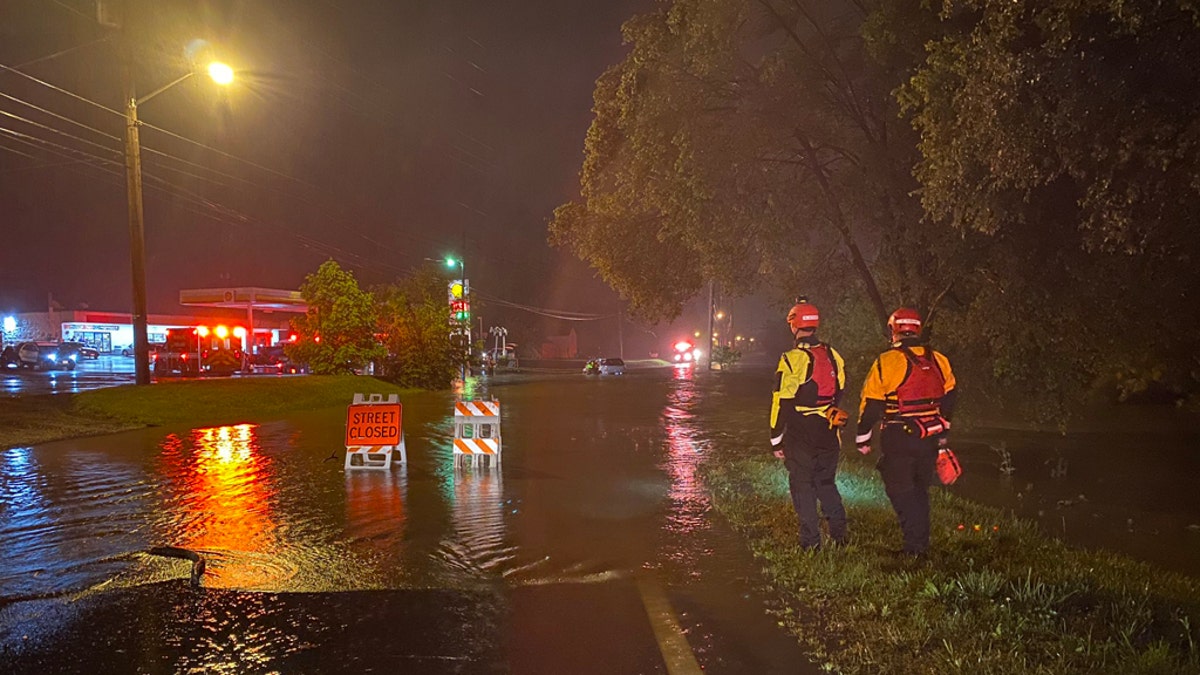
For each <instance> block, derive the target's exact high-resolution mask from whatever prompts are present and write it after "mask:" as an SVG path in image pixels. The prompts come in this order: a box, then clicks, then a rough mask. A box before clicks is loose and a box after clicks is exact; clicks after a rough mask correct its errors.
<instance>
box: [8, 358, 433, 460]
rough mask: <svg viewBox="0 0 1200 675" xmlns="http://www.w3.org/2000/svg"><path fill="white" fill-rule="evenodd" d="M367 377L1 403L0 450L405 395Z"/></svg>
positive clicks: (229, 382)
mask: <svg viewBox="0 0 1200 675" xmlns="http://www.w3.org/2000/svg"><path fill="white" fill-rule="evenodd" d="M411 391H412V390H404V389H400V388H398V387H396V386H395V385H392V384H389V383H387V382H384V381H382V380H378V379H375V378H373V377H361V376H355V375H329V376H318V375H310V376H305V377H282V378H269V377H268V378H233V379H222V380H187V381H178V382H160V383H157V384H154V385H151V386H148V387H132V386H126V387H111V388H108V389H97V390H94V391H88V392H83V393H79V394H56V395H53V396H30V397H18V398H9V399H4V400H3V401H0V448H7V447H12V446H17V445H31V444H34V443H43V442H46V441H52V440H58V439H64V438H76V437H80V436H94V435H97V434H103V433H110V432H113V431H121V430H124V429H136V428H140V427H146V426H159V425H164V424H225V423H231V422H243V421H262V420H266V419H270V418H272V417H275V416H278V415H282V414H286V413H289V412H294V411H300V410H315V409H319V408H329V407H332V406H337V405H348V404H349V403H350V401H351V400H352V399H353V397H354V394H355V393H372V394H393V393H395V394H404V393H408V392H411Z"/></svg>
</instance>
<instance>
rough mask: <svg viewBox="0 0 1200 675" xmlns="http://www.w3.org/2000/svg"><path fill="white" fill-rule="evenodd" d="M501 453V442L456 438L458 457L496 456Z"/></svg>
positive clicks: (490, 439)
mask: <svg viewBox="0 0 1200 675" xmlns="http://www.w3.org/2000/svg"><path fill="white" fill-rule="evenodd" d="M499 451H500V441H499V439H495V438H456V439H454V454H456V455H494V454H496V453H498V452H499Z"/></svg>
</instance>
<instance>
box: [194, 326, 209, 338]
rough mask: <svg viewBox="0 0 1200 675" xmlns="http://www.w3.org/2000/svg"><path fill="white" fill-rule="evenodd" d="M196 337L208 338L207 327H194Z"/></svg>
mask: <svg viewBox="0 0 1200 675" xmlns="http://www.w3.org/2000/svg"><path fill="white" fill-rule="evenodd" d="M196 335H199V336H200V337H208V326H196Z"/></svg>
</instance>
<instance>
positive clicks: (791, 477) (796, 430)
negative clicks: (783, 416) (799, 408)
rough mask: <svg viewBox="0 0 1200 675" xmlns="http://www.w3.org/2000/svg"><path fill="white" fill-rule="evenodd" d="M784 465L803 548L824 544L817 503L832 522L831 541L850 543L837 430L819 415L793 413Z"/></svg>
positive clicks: (787, 433) (786, 442)
mask: <svg viewBox="0 0 1200 675" xmlns="http://www.w3.org/2000/svg"><path fill="white" fill-rule="evenodd" d="M783 456H784V466H786V467H787V470H788V487H789V488H790V489H791V493H792V506H793V507H795V509H796V516H797V517H798V518H799V520H800V546H802V547H804V548H816V547H818V546H820V544H821V520H820V515H819V514H818V512H817V502H818V501H820V503H821V511H823V512H824V514H825V519H826V520H827V521H828V523H829V538H830V539H832V540H834V541H835V542H843V541H845V540H846V509H845V508H844V507H843V506H842V495H841V494H839V493H838V489H837V484H836V483H835V482H834V478H835V476H836V475H837V464H838V437H837V430H835V429H830V428H829V423H828V422H827V421H826V420H825V418H824V417H821V416H819V415H799V414H795V413H793V414H792V417H791V418H790V419H789V420H788V424H787V431H786V432H785V433H784V436H783Z"/></svg>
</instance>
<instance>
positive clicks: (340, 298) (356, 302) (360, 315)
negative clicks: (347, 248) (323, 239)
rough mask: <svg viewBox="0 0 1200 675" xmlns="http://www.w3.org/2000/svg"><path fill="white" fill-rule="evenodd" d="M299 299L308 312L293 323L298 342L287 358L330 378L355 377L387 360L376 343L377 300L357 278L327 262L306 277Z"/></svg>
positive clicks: (291, 348) (332, 262) (288, 350)
mask: <svg viewBox="0 0 1200 675" xmlns="http://www.w3.org/2000/svg"><path fill="white" fill-rule="evenodd" d="M300 294H301V295H302V296H304V301H305V303H307V304H308V311H307V313H305V314H304V316H302V317H298V318H296V319H293V320H292V328H293V329H294V330H295V331H296V335H297V341H296V342H295V343H293V344H291V345H288V347H287V353H288V357H289V358H291V359H293V360H296V361H300V362H303V363H307V364H308V365H309V367H310V368H311V369H312V372H313V373H316V374H318V375H329V374H334V373H347V372H353V371H355V370H358V369H361V368H363V367H364V366H366V365H367V364H368V363H371V362H373V361H375V360H377V359H379V358H381V357H382V356H383V355H384V353H385V352H384V349H383V347H382V346H381V345H380V344H379V342H378V341H377V340H376V338H375V327H376V321H377V320H376V316H377V315H376V310H375V303H374V300H373V299H372V297H371V294H370V293H368V292H366V291H364V290H362V289H361V288H359V286H358V281H357V280H355V278H354V275H353V274H351V273H350V272H347V271H346V270H343V269H342V268H341V266H339V265H338V264H337V263H336V262H334V261H333V260H327V261H325V262H324V263H322V264H321V266H320V267H319V268H317V271H316V272H314V273H312V274H309V275H308V276H307V277H305V279H304V284H303V285H301V286H300Z"/></svg>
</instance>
